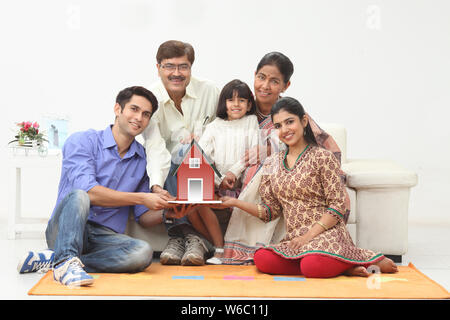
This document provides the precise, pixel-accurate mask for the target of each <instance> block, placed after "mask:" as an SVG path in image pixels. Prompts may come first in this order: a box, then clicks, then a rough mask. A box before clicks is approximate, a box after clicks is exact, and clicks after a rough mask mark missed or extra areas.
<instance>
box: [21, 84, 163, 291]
mask: <svg viewBox="0 0 450 320" xmlns="http://www.w3.org/2000/svg"><path fill="white" fill-rule="evenodd" d="M157 108H158V102H157V99H156V98H155V96H154V95H153V93H151V92H150V91H149V90H147V89H145V88H143V87H130V88H126V89H124V90H122V91H121V92H120V93H119V94H118V95H117V98H116V104H115V106H114V113H115V115H116V118H115V122H114V125H112V126H108V127H107V128H106V129H105V130H102V131H95V130H88V131H84V132H77V133H74V134H72V135H71V136H70V137H69V138H68V139H67V140H66V143H65V144H64V147H63V162H62V171H61V180H60V183H59V187H58V197H57V201H56V206H55V209H54V210H53V213H52V216H51V218H50V220H49V222H48V226H47V230H46V239H47V244H48V246H49V248H50V249H51V250H53V251H54V256H52V258H53V276H54V279H55V280H56V281H59V282H60V283H62V284H64V285H70V286H80V285H90V284H92V283H93V281H94V280H93V278H92V277H91V276H90V275H89V274H87V272H114V273H121V272H139V271H142V270H144V269H145V268H147V267H148V266H149V265H150V264H151V261H152V256H153V250H152V248H151V247H150V245H149V244H148V243H147V242H145V241H142V240H138V239H133V238H131V237H129V236H127V235H125V234H123V233H124V232H125V228H126V225H127V220H128V215H129V212H130V210H132V212H133V213H134V217H135V219H136V220H137V221H138V222H141V220H142V221H143V220H145V221H146V223H145V224H146V225H149V223H148V221H152V220H154V219H155V217H152V211H149V209H151V210H160V209H162V208H167V207H169V206H170V205H169V204H168V203H167V201H168V200H170V199H171V198H170V197H169V196H166V195H163V194H156V193H150V190H149V178H148V176H147V173H146V165H147V163H146V154H145V150H144V147H143V146H142V145H141V144H139V143H138V142H137V141H136V140H135V137H136V136H137V135H138V134H140V133H141V132H142V131H143V130H144V129H145V128H146V126H147V124H148V123H149V121H150V118H151V115H152V114H153V113H154V112H155V111H156V110H157ZM153 214H154V211H153ZM28 258H31V257H30V256H29V257H28ZM48 258H49V259H50V257H48ZM35 259H36V258H35ZM25 260H26V259H25ZM50 260H51V259H50ZM25 265H27V263H26V261H23V263H22V267H25ZM20 266H21V264H19V267H20ZM83 268H85V270H86V271H85V270H84V269H83ZM19 272H20V270H19ZM25 272H26V271H25Z"/></svg>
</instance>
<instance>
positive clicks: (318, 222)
mask: <svg viewBox="0 0 450 320" xmlns="http://www.w3.org/2000/svg"><path fill="white" fill-rule="evenodd" d="M316 223H317V224H318V225H319V226H321V227H322V228H323V229H324V230H325V231H327V230H328V229H329V228H328V227H327V226H326V225H324V224H323V223H322V222H320V221H316Z"/></svg>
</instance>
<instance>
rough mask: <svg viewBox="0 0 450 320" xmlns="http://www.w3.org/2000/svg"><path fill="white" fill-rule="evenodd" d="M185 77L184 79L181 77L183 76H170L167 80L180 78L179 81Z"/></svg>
mask: <svg viewBox="0 0 450 320" xmlns="http://www.w3.org/2000/svg"><path fill="white" fill-rule="evenodd" d="M185 79H186V77H183V76H170V77H169V80H181V81H183V80H185Z"/></svg>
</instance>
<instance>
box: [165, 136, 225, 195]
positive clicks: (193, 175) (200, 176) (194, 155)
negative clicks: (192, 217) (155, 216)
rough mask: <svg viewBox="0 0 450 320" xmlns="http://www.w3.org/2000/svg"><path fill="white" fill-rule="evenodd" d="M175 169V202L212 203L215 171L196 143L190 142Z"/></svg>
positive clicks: (218, 173) (217, 172)
mask: <svg viewBox="0 0 450 320" xmlns="http://www.w3.org/2000/svg"><path fill="white" fill-rule="evenodd" d="M182 159H183V160H182V161H181V163H180V165H179V166H178V167H177V169H176V170H175V171H174V172H173V173H172V174H173V175H175V174H176V175H177V202H178V201H183V202H184V201H187V202H205V201H208V202H210V201H214V175H215V174H217V175H218V176H219V177H221V176H222V175H221V174H220V172H219V171H218V170H217V169H216V167H215V166H214V164H213V163H211V160H210V159H209V158H208V156H207V155H206V154H205V153H204V151H203V150H202V148H201V147H200V146H199V145H198V143H197V141H195V140H192V142H191V144H190V147H189V148H188V149H187V151H186V152H185V154H184V155H183V157H182Z"/></svg>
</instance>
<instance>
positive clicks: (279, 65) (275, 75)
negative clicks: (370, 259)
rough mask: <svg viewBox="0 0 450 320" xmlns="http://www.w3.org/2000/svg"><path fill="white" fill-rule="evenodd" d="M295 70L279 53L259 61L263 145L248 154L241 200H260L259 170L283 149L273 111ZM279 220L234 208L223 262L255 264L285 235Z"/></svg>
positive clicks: (330, 143)
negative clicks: (264, 250) (258, 251)
mask: <svg viewBox="0 0 450 320" xmlns="http://www.w3.org/2000/svg"><path fill="white" fill-rule="evenodd" d="M293 72H294V66H293V64H292V62H291V60H290V59H289V58H288V57H286V56H285V55H284V54H282V53H280V52H270V53H268V54H266V55H265V56H264V57H263V58H262V59H261V61H260V62H259V63H258V66H257V68H256V72H255V79H254V93H255V100H256V106H257V108H256V111H257V116H258V122H259V128H260V132H261V141H263V144H262V145H261V146H260V147H259V148H258V150H257V151H256V152H255V150H253V152H252V151H250V152H249V154H248V155H247V160H248V162H249V167H248V169H247V170H246V171H245V173H244V179H243V186H242V193H241V194H240V196H239V199H241V200H244V201H249V202H255V203H257V202H259V201H260V196H259V192H258V188H259V184H260V181H261V172H259V171H260V169H261V167H262V164H263V162H264V159H265V158H266V157H267V156H268V155H270V154H271V153H273V152H277V151H279V149H280V148H284V146H283V145H282V144H280V142H279V139H278V137H276V136H275V135H274V134H273V132H272V129H273V123H272V119H271V117H270V110H271V108H272V106H273V105H274V104H275V103H276V102H277V101H278V99H280V96H281V94H282V93H284V92H285V91H286V90H287V89H288V88H289V86H290V84H291V82H290V78H291V76H292V74H293ZM309 119H310V125H311V128H312V131H313V133H314V135H315V137H316V140H317V142H318V144H319V145H320V146H321V147H324V148H326V149H328V150H330V151H331V152H333V154H334V155H335V157H336V158H337V159H338V161H340V159H341V152H340V150H339V148H338V146H337V144H336V142H335V141H334V140H333V138H332V137H331V136H330V135H328V134H327V133H326V132H325V131H323V130H322V129H321V128H320V127H319V126H318V125H317V124H316V123H315V122H314V120H312V119H311V118H309ZM341 177H342V179H343V180H345V174H343V172H341ZM345 194H346V197H345V212H344V221H347V218H348V215H349V213H350V200H349V197H348V195H347V193H346V191H345ZM281 219H282V217H281ZM279 220H280V219H276V220H273V221H271V222H270V223H262V222H261V221H260V220H258V219H256V218H254V217H252V216H249V215H248V214H246V213H245V212H243V211H242V210H240V209H239V208H234V209H233V213H232V216H231V218H230V221H229V224H228V228H227V231H226V234H225V246H224V249H225V253H224V258H223V262H224V263H226V264H243V263H253V255H254V252H255V250H256V249H258V248H260V247H261V246H263V245H266V244H269V243H271V242H277V241H279V240H280V239H281V237H282V236H283V233H284V230H283V224H282V223H279V222H280V221H279Z"/></svg>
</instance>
